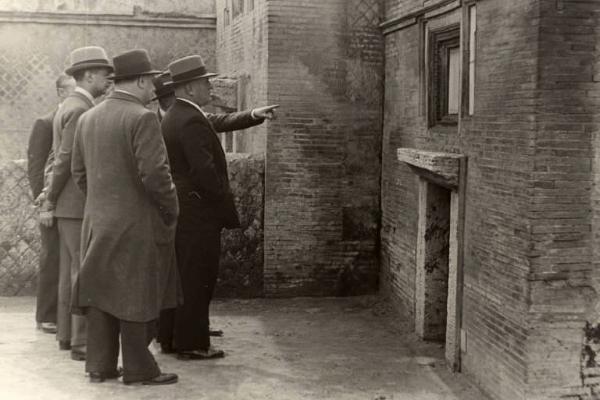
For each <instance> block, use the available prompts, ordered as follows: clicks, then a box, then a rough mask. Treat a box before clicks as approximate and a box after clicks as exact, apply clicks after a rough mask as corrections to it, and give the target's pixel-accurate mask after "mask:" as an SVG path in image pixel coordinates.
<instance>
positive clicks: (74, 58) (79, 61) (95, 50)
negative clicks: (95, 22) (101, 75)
mask: <svg viewBox="0 0 600 400" xmlns="http://www.w3.org/2000/svg"><path fill="white" fill-rule="evenodd" d="M69 60H70V62H71V66H70V67H69V68H67V69H66V70H65V73H66V74H67V75H73V74H74V73H75V72H77V71H81V70H82V69H90V68H107V69H109V70H111V71H112V70H113V69H114V68H113V66H112V65H111V63H110V61H109V60H108V56H107V55H106V51H104V49H103V48H102V47H98V46H87V47H80V48H78V49H75V50H73V51H72V52H71V54H70V56H69Z"/></svg>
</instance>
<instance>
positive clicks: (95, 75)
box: [90, 68, 112, 97]
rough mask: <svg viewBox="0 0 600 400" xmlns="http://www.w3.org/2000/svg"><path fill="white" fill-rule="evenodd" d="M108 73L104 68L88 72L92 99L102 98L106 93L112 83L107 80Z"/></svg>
mask: <svg viewBox="0 0 600 400" xmlns="http://www.w3.org/2000/svg"><path fill="white" fill-rule="evenodd" d="M109 74H110V71H109V70H108V69H106V68H99V69H96V70H93V71H90V80H91V83H92V93H90V94H91V95H92V96H94V97H99V96H102V95H103V94H105V93H106V91H107V90H108V88H109V87H110V85H111V84H112V82H111V81H110V80H109V79H108V75H109Z"/></svg>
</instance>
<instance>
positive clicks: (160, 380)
mask: <svg viewBox="0 0 600 400" xmlns="http://www.w3.org/2000/svg"><path fill="white" fill-rule="evenodd" d="M177 380H178V378H177V374H168V373H162V374H160V375H158V376H155V377H154V378H152V379H146V380H145V381H130V382H127V381H123V383H124V384H126V385H152V386H157V385H170V384H172V383H177Z"/></svg>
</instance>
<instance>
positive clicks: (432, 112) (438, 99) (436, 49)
mask: <svg viewBox="0 0 600 400" xmlns="http://www.w3.org/2000/svg"><path fill="white" fill-rule="evenodd" d="M453 48H458V51H459V54H462V44H461V24H460V23H455V24H451V25H447V26H444V27H442V28H439V29H436V30H431V31H429V32H428V52H427V58H428V60H427V61H428V62H427V65H428V66H429V73H428V76H427V79H428V85H427V86H428V113H427V114H428V122H429V127H430V128H431V127H434V126H438V125H442V126H458V119H459V114H460V111H461V108H462V107H461V103H462V96H461V94H460V90H459V93H458V104H459V109H458V112H457V113H456V114H448V101H449V97H448V88H449V79H450V76H449V72H450V65H449V64H450V49H453ZM460 64H461V63H459V71H458V73H459V76H461V71H460ZM461 81H462V79H461ZM458 87H459V88H461V87H462V84H461V82H459V86H458Z"/></svg>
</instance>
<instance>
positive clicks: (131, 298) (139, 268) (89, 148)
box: [71, 50, 179, 385]
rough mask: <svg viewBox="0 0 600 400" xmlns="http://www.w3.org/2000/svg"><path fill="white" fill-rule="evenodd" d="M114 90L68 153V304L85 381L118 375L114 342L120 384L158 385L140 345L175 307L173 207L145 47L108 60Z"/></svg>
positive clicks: (162, 379) (168, 378) (162, 377)
mask: <svg viewBox="0 0 600 400" xmlns="http://www.w3.org/2000/svg"><path fill="white" fill-rule="evenodd" d="M113 63H114V67H115V72H114V76H113V77H112V79H113V80H114V82H115V87H114V91H113V93H111V94H110V95H109V96H108V97H107V98H106V99H105V100H104V101H103V102H102V103H100V104H99V105H97V106H96V107H94V108H93V109H92V110H90V111H88V112H87V113H85V114H84V115H83V116H82V117H81V119H80V122H79V126H78V128H77V132H76V135H75V145H74V148H73V162H72V166H71V167H72V173H73V177H74V179H75V182H76V183H77V185H78V186H79V188H80V189H81V190H82V191H83V192H84V193H86V206H85V211H84V215H83V228H82V244H83V245H82V250H81V251H82V261H81V271H80V274H79V279H78V282H77V285H76V287H75V292H74V297H73V307H74V309H75V310H78V311H81V312H83V313H85V315H86V316H87V319H88V347H87V358H86V371H87V372H89V374H90V380H91V381H92V382H102V381H104V380H105V379H111V378H117V377H118V376H119V375H120V374H121V372H120V371H119V369H117V360H118V356H119V335H120V338H121V350H122V354H123V370H122V373H123V382H124V383H126V384H131V383H141V384H145V385H165V384H170V383H175V382H177V375H175V374H167V373H161V371H160V369H159V367H158V365H157V364H156V361H155V360H154V357H153V356H152V354H151V353H150V351H149V350H148V345H149V344H150V342H151V340H152V339H153V338H154V337H155V335H156V320H157V318H158V315H159V312H160V310H161V309H163V308H173V307H175V306H176V303H177V270H176V265H175V259H174V255H175V253H174V249H173V241H174V236H175V224H176V221H177V215H178V212H179V207H178V203H177V194H176V192H175V186H174V184H173V180H172V179H171V174H170V172H169V165H168V159H167V151H166V149H165V144H164V141H163V138H162V135H161V131H160V124H159V122H158V119H157V117H156V114H155V113H153V112H152V111H150V110H149V109H147V108H146V107H145V105H146V104H148V103H149V102H150V101H151V100H152V98H153V96H154V85H153V83H152V78H153V77H154V76H156V75H157V74H158V73H160V71H156V70H154V69H153V68H152V65H151V62H150V58H149V56H148V53H147V52H146V50H131V51H127V52H125V53H122V54H120V55H118V56H116V57H115V58H114V59H113Z"/></svg>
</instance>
